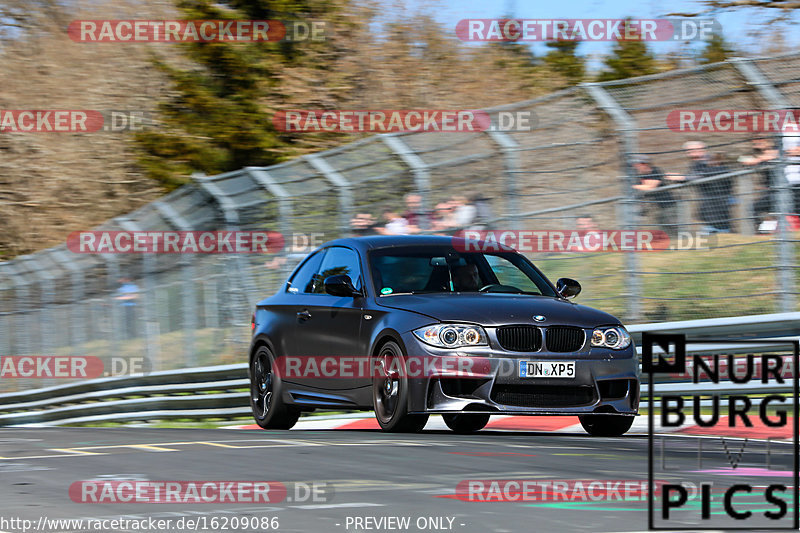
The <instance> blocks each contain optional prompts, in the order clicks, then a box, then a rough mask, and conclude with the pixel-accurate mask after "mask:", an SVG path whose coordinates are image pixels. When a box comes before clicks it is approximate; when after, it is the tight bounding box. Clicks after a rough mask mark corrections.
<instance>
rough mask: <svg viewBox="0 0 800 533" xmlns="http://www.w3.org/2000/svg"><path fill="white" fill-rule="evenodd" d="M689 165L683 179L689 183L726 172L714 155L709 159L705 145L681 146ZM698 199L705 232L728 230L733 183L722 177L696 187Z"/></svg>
mask: <svg viewBox="0 0 800 533" xmlns="http://www.w3.org/2000/svg"><path fill="white" fill-rule="evenodd" d="M683 149H684V150H686V154H687V155H688V156H689V159H690V160H691V163H690V165H689V174H688V176H687V179H688V180H689V181H690V182H691V181H697V180H701V179H703V178H709V177H711V176H718V175H720V174H726V173H728V172H729V170H728V167H727V165H726V164H725V162H724V160H723V159H722V158H721V157H720V156H719V155H717V156H716V157H714V158H712V157H711V156H710V155H709V153H708V150H707V149H706V145H705V143H703V142H700V141H689V142H687V143H685V144H684V145H683ZM697 192H698V195H699V196H700V208H699V213H698V214H699V218H700V220H701V221H702V222H703V223H704V225H705V230H706V231H708V232H709V233H718V232H723V233H727V232H729V231H730V230H731V220H730V219H731V215H730V207H731V204H732V203H733V200H734V198H733V180H732V179H731V178H723V179H718V180H713V181H708V182H703V183H698V184H697Z"/></svg>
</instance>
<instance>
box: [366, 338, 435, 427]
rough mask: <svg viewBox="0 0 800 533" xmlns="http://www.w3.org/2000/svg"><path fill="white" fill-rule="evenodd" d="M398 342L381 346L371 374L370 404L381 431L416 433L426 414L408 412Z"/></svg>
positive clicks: (426, 417)
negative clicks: (374, 370)
mask: <svg viewBox="0 0 800 533" xmlns="http://www.w3.org/2000/svg"><path fill="white" fill-rule="evenodd" d="M405 360H406V359H405V357H404V356H403V351H402V350H401V348H400V346H399V345H398V344H397V343H396V342H394V341H389V342H387V343H386V344H384V345H383V346H381V349H380V351H379V352H378V357H377V361H376V365H375V367H376V375H375V376H373V377H372V405H373V407H374V408H375V418H376V419H377V420H378V424H380V426H381V429H382V430H383V431H393V432H402V433H416V432H418V431H422V428H424V427H425V424H426V423H427V422H428V415H410V414H408V376H407V375H406V372H405V368H406V367H405Z"/></svg>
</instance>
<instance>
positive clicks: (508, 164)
mask: <svg viewBox="0 0 800 533" xmlns="http://www.w3.org/2000/svg"><path fill="white" fill-rule="evenodd" d="M487 133H488V134H489V138H491V139H492V141H493V142H494V143H495V144H497V145H498V146H499V147H500V152H501V153H502V154H503V162H504V165H505V178H506V179H505V183H506V205H505V208H506V209H507V210H508V215H509V216H510V218H511V229H513V230H515V231H519V230H521V229H522V221H521V220H520V218H519V203H518V202H517V176H516V174H517V172H519V157H518V156H517V148H519V144H517V142H516V141H515V140H514V139H513V138H512V137H511V136H510V135H508V134H507V133H503V132H501V131H492V130H489V131H487Z"/></svg>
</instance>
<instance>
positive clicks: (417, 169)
mask: <svg viewBox="0 0 800 533" xmlns="http://www.w3.org/2000/svg"><path fill="white" fill-rule="evenodd" d="M379 137H380V138H381V140H382V141H383V143H384V144H385V145H386V146H388V147H389V149H390V150H391V151H392V152H393V153H394V154H395V155H397V157H399V158H400V160H401V161H402V162H403V164H405V165H406V166H407V167H408V168H410V169H411V173H412V174H414V186H415V187H416V189H417V194H419V196H420V205H419V207H420V210H421V211H422V212H423V213H425V216H423V217H421V220H422V224H420V226H421V227H420V229H421V230H423V231H425V230H427V229H430V227H431V224H430V223H431V221H430V213H431V210H430V200H431V176H430V172H429V171H428V165H427V164H426V163H425V161H423V160H422V158H421V157H420V156H419V155H417V153H416V152H414V150H412V149H411V148H410V147H409V146H408V145H407V144H406V143H404V142H403V140H402V139H401V138H400V137H398V136H397V135H390V134H386V133H384V134H382V135H379Z"/></svg>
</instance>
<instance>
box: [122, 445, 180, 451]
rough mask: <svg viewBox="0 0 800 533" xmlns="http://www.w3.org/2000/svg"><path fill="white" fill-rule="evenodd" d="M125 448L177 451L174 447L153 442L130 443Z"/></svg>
mask: <svg viewBox="0 0 800 533" xmlns="http://www.w3.org/2000/svg"><path fill="white" fill-rule="evenodd" d="M124 448H134V449H136V450H145V451H148V452H177V451H178V450H176V449H174V448H163V447H161V446H153V445H151V444H128V445H126V446H124Z"/></svg>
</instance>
